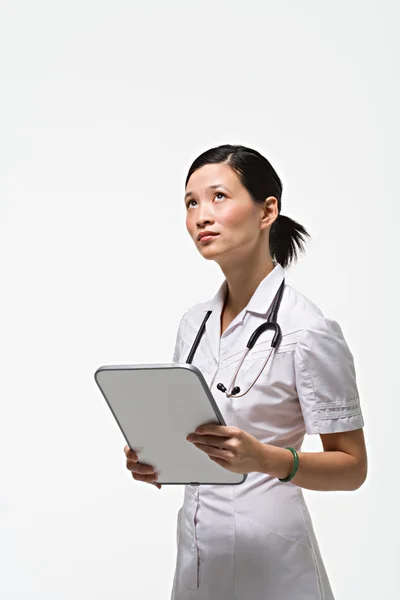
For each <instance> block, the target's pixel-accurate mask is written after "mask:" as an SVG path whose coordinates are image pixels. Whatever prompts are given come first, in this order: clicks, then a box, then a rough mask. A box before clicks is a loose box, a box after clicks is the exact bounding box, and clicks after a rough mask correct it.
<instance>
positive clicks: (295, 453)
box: [278, 446, 299, 482]
mask: <svg viewBox="0 0 400 600" xmlns="http://www.w3.org/2000/svg"><path fill="white" fill-rule="evenodd" d="M285 450H290V452H291V453H292V454H293V456H294V465H293V470H292V472H291V473H290V475H289V476H288V477H285V478H284V479H280V478H279V477H278V479H279V481H284V482H286V481H290V480H291V479H293V477H294V476H295V475H296V473H297V469H298V468H299V455H298V454H297V452H296V450H295V449H294V448H291V447H290V446H287V447H286V448H285Z"/></svg>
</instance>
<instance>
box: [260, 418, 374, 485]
mask: <svg viewBox="0 0 400 600" xmlns="http://www.w3.org/2000/svg"><path fill="white" fill-rule="evenodd" d="M320 438H321V441H322V445H323V449H324V450H323V452H298V455H299V468H298V470H297V473H296V475H295V476H294V477H293V479H292V480H291V481H290V483H293V484H295V485H298V486H299V487H302V488H306V489H309V490H320V491H325V490H356V489H358V488H359V487H361V485H362V484H363V483H364V481H365V480H366V477H367V469H368V467H367V452H366V448H365V440H364V432H363V429H356V430H353V431H344V432H340V433H327V434H320ZM260 452H261V455H262V458H261V463H260V464H261V465H262V470H261V472H263V473H268V474H269V475H272V476H273V477H279V478H281V479H282V478H284V477H286V476H287V475H288V474H289V473H290V472H291V470H292V468H293V455H292V453H291V452H290V450H286V449H285V448H278V447H276V446H270V445H265V444H264V445H263V448H262V449H260Z"/></svg>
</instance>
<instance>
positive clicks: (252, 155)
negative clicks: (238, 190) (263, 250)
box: [185, 144, 311, 267]
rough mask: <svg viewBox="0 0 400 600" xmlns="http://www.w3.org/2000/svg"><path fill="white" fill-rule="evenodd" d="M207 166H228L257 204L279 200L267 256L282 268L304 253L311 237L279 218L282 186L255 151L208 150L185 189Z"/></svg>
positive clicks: (240, 148)
mask: <svg viewBox="0 0 400 600" xmlns="http://www.w3.org/2000/svg"><path fill="white" fill-rule="evenodd" d="M210 163H224V164H226V165H229V166H230V167H231V168H232V169H233V170H234V171H235V172H236V174H237V175H238V177H239V179H240V181H241V183H242V184H243V185H244V187H245V188H246V189H247V191H248V192H249V194H250V196H251V197H252V199H253V201H254V202H256V203H257V204H264V202H265V199H266V198H268V196H274V197H275V198H276V199H277V200H278V213H279V214H278V217H277V219H276V220H275V221H274V223H273V224H272V225H271V229H270V237H269V245H270V253H271V256H272V258H273V259H275V261H276V262H278V263H279V264H280V265H281V266H282V267H286V266H288V265H290V263H291V262H292V261H295V260H297V257H298V250H300V251H301V252H304V241H305V238H306V237H311V236H310V234H309V233H308V231H307V230H306V229H305V228H304V227H303V225H300V223H297V222H296V221H294V220H293V219H290V218H289V217H286V216H284V215H281V214H280V212H281V197H282V182H281V180H280V179H279V177H278V175H277V173H276V171H275V169H274V168H273V166H272V165H271V163H270V162H269V161H268V160H267V159H266V158H265V157H264V156H263V155H262V154H260V153H259V152H257V150H252V149H251V148H247V147H246V146H241V145H231V144H224V145H222V146H217V147H216V148H210V149H209V150H206V151H205V152H203V153H202V154H200V156H198V157H197V158H196V160H195V161H194V162H193V163H192V165H191V167H190V169H189V172H188V175H187V177H186V181H185V187H186V186H187V183H188V181H189V178H190V176H191V175H192V173H193V172H194V171H196V170H197V169H200V167H203V166H204V165H207V164H210Z"/></svg>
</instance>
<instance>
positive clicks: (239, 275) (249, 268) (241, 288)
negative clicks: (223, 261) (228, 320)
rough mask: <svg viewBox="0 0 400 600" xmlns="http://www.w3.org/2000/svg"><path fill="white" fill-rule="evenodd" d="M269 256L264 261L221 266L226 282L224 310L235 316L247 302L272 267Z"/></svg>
mask: <svg viewBox="0 0 400 600" xmlns="http://www.w3.org/2000/svg"><path fill="white" fill-rule="evenodd" d="M274 267H275V265H274V263H273V261H272V258H271V256H268V257H267V260H265V261H258V262H255V263H250V264H249V263H246V264H240V263H238V264H235V265H231V266H230V267H229V268H228V267H225V268H222V267H221V268H222V271H223V273H224V275H225V278H226V281H227V284H228V293H227V296H226V299H225V304H224V311H226V312H227V313H229V314H230V315H233V317H235V316H236V315H238V314H239V313H240V312H241V311H242V310H243V309H244V308H245V307H246V306H247V304H248V303H249V301H250V299H251V297H252V296H253V294H254V292H255V291H256V289H257V288H258V286H259V284H260V283H261V281H262V280H263V279H264V278H265V277H266V276H267V275H268V274H269V273H270V272H271V271H272V270H273V269H274Z"/></svg>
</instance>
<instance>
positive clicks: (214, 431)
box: [194, 424, 240, 437]
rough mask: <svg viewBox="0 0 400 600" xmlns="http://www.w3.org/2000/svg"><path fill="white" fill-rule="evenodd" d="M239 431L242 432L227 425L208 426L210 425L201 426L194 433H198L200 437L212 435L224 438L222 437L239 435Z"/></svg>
mask: <svg viewBox="0 0 400 600" xmlns="http://www.w3.org/2000/svg"><path fill="white" fill-rule="evenodd" d="M239 431H240V429H239V428H238V427H228V426H226V425H213V424H208V425H200V427H197V429H195V430H194V433H198V434H200V435H204V434H211V435H218V436H222V437H232V436H234V435H237V433H238V432H239Z"/></svg>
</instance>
